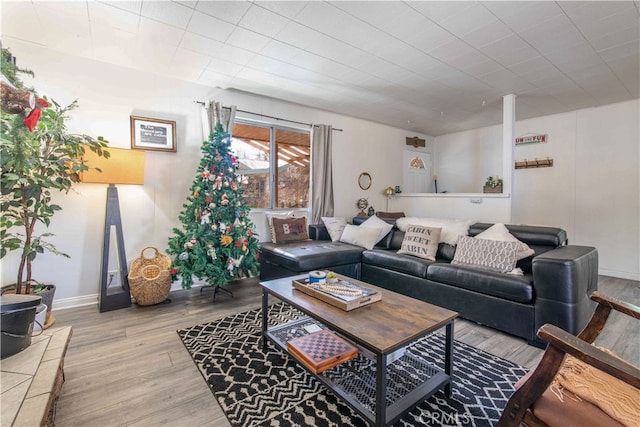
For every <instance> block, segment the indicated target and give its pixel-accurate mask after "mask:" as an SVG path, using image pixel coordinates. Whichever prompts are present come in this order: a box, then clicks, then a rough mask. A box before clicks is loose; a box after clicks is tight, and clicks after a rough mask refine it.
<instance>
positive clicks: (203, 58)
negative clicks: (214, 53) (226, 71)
mask: <svg viewBox="0 0 640 427" xmlns="http://www.w3.org/2000/svg"><path fill="white" fill-rule="evenodd" d="M210 62H211V57H209V56H207V55H202V54H199V53H196V52H193V51H190V50H187V49H182V48H178V49H177V50H176V52H175V54H174V56H173V58H172V60H171V63H170V64H169V67H168V72H169V73H170V74H172V75H174V76H176V77H177V78H180V79H184V78H187V79H189V80H198V79H199V78H200V77H201V76H202V73H203V72H204V70H205V69H206V68H207V65H209V63H210Z"/></svg>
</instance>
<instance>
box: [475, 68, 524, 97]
mask: <svg viewBox="0 0 640 427" xmlns="http://www.w3.org/2000/svg"><path fill="white" fill-rule="evenodd" d="M478 79H480V80H482V81H483V82H485V83H486V84H488V85H489V86H491V87H494V88H497V89H501V90H504V91H507V93H518V92H525V91H527V90H530V89H533V88H534V87H535V86H533V85H532V84H531V83H529V82H528V81H527V80H525V79H523V78H522V77H519V76H518V75H516V74H515V73H512V72H511V71H509V70H507V69H504V70H500V71H496V72H493V73H489V74H484V75H482V76H478Z"/></svg>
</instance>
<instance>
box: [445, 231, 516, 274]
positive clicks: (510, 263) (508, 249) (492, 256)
mask: <svg viewBox="0 0 640 427" xmlns="http://www.w3.org/2000/svg"><path fill="white" fill-rule="evenodd" d="M518 245H519V242H498V241H493V240H484V239H476V238H475V237H469V236H460V238H459V239H458V245H457V247H456V254H455V256H454V257H453V261H451V264H456V265H471V266H474V267H482V268H487V269H491V270H495V271H497V272H501V273H508V272H510V271H512V270H513V269H514V268H515V266H516V253H517V251H518Z"/></svg>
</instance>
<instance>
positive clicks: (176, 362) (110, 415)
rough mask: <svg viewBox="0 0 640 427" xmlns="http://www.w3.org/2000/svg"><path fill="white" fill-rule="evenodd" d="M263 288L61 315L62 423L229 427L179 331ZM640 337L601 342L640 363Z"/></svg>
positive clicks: (495, 339) (488, 334)
mask: <svg viewBox="0 0 640 427" xmlns="http://www.w3.org/2000/svg"><path fill="white" fill-rule="evenodd" d="M257 282H258V281H257V280H254V279H249V280H243V281H240V282H237V283H233V284H231V285H230V288H231V289H232V290H233V292H234V298H231V297H229V296H227V295H225V294H220V295H219V296H218V297H217V298H216V302H215V303H212V298H211V296H212V292H211V290H210V289H205V290H204V291H203V292H202V293H201V292H200V289H191V290H189V291H176V292H172V293H171V296H170V298H171V301H172V302H171V303H170V304H160V305H156V306H152V307H138V306H135V305H134V306H132V307H131V308H126V309H121V310H116V311H111V312H107V313H99V312H98V309H97V307H96V306H86V307H79V308H73V309H67V310H58V311H55V316H56V319H57V321H56V324H55V325H54V327H58V326H67V325H71V326H73V337H72V338H71V343H70V345H69V349H68V352H67V356H66V358H65V377H66V382H65V384H64V386H63V388H62V393H61V396H60V399H59V402H58V411H57V415H56V425H57V426H59V427H64V426H89V425H90V426H159V425H166V426H190V427H193V426H228V425H229V423H228V422H227V420H226V418H225V416H224V413H223V412H222V410H221V409H220V407H219V405H218V403H217V402H216V400H215V399H214V397H213V394H212V393H211V392H210V391H209V389H208V387H207V385H206V384H205V382H204V380H203V379H202V376H201V375H200V373H199V372H198V370H197V369H196V367H195V365H194V363H193V361H192V360H191V357H190V356H189V354H188V353H187V351H186V350H185V348H184V346H183V345H182V342H181V341H180V339H179V338H178V335H177V334H176V330H177V329H180V328H184V327H188V326H193V325H196V324H199V323H205V322H210V321H213V320H216V319H220V318H222V317H225V316H227V315H230V314H233V313H237V312H240V311H245V310H249V309H252V308H258V307H259V306H260V302H261V294H260V287H259V286H258V284H257ZM599 289H600V290H601V291H603V292H606V293H608V294H609V295H612V296H614V297H617V298H620V299H622V300H625V301H629V302H632V303H634V304H637V305H639V304H640V282H637V281H631V280H624V279H615V278H610V277H603V276H601V277H600V281H599ZM639 336H640V332H639V329H638V325H637V324H633V323H632V321H630V320H629V319H628V318H625V317H624V316H622V315H615V316H613V317H612V318H611V319H610V321H609V324H608V325H607V327H606V330H605V331H604V333H603V337H604V338H603V339H601V340H599V341H598V342H597V343H598V344H600V345H603V346H605V347H607V348H611V349H613V350H614V351H616V352H617V353H618V354H620V355H621V356H623V357H624V358H626V359H627V360H630V361H632V362H633V363H635V364H636V365H640V345H639V339H638V338H639ZM455 338H456V339H457V340H459V341H463V342H465V343H467V344H470V345H473V346H475V347H478V348H481V349H483V350H485V351H488V352H490V353H493V354H495V355H497V356H501V357H503V358H506V359H508V360H511V361H513V362H515V363H518V364H520V365H522V366H525V367H531V366H534V365H535V364H536V363H537V361H538V360H539V358H540V357H541V355H542V350H540V349H537V348H534V347H531V346H529V345H527V344H526V342H525V341H523V340H521V339H518V338H514V337H512V336H508V335H506V334H503V333H500V332H497V331H495V330H493V329H490V328H486V327H483V326H480V325H477V324H475V323H472V322H468V321H465V320H461V319H457V320H456V323H455Z"/></svg>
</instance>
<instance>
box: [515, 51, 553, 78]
mask: <svg viewBox="0 0 640 427" xmlns="http://www.w3.org/2000/svg"><path fill="white" fill-rule="evenodd" d="M508 68H509V70H511V71H512V72H514V73H515V74H517V75H519V76H520V77H527V76H531V75H540V73H543V72H545V71H548V70H549V69H553V71H554V72H557V71H558V70H557V68H555V67H554V66H553V65H552V64H551V62H549V60H548V59H547V58H545V57H544V56H535V57H533V58H529V59H525V60H524V61H522V62H518V63H516V64H512V65H510V66H509V67H508Z"/></svg>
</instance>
